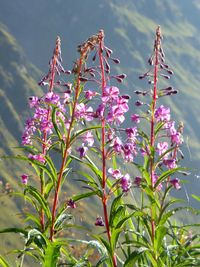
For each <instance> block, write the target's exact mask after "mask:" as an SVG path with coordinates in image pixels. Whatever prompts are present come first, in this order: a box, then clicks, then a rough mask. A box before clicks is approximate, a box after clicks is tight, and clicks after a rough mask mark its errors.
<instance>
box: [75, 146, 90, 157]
mask: <svg viewBox="0 0 200 267" xmlns="http://www.w3.org/2000/svg"><path fill="white" fill-rule="evenodd" d="M76 150H77V151H78V152H79V153H80V158H81V159H82V158H83V157H85V155H86V152H87V151H88V148H87V147H86V146H84V144H82V146H81V147H78V148H77V149H76Z"/></svg>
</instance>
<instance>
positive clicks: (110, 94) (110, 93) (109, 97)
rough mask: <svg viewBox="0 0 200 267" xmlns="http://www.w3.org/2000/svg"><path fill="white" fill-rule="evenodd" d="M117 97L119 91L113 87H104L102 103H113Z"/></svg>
mask: <svg viewBox="0 0 200 267" xmlns="http://www.w3.org/2000/svg"><path fill="white" fill-rule="evenodd" d="M118 95H119V89H118V88H117V87H115V86H112V87H106V88H105V89H104V93H103V97H102V102H103V103H106V102H108V101H113V100H115V99H117V98H118Z"/></svg>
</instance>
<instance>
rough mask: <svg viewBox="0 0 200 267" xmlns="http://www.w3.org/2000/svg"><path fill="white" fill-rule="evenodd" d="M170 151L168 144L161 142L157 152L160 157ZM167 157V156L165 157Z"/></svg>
mask: <svg viewBox="0 0 200 267" xmlns="http://www.w3.org/2000/svg"><path fill="white" fill-rule="evenodd" d="M167 149H168V143H167V142H160V143H158V144H157V151H158V154H159V156H162V154H164V153H165V152H166V151H167ZM165 157H166V155H165Z"/></svg>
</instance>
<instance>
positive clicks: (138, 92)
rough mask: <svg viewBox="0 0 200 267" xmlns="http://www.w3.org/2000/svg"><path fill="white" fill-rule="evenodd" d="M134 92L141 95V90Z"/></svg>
mask: <svg viewBox="0 0 200 267" xmlns="http://www.w3.org/2000/svg"><path fill="white" fill-rule="evenodd" d="M134 93H135V94H136V95H141V94H143V92H142V91H134Z"/></svg>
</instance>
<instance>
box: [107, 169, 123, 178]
mask: <svg viewBox="0 0 200 267" xmlns="http://www.w3.org/2000/svg"><path fill="white" fill-rule="evenodd" d="M108 173H110V174H111V175H112V177H113V178H115V179H118V178H120V177H121V176H122V174H121V172H120V170H119V169H112V168H109V169H108Z"/></svg>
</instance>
